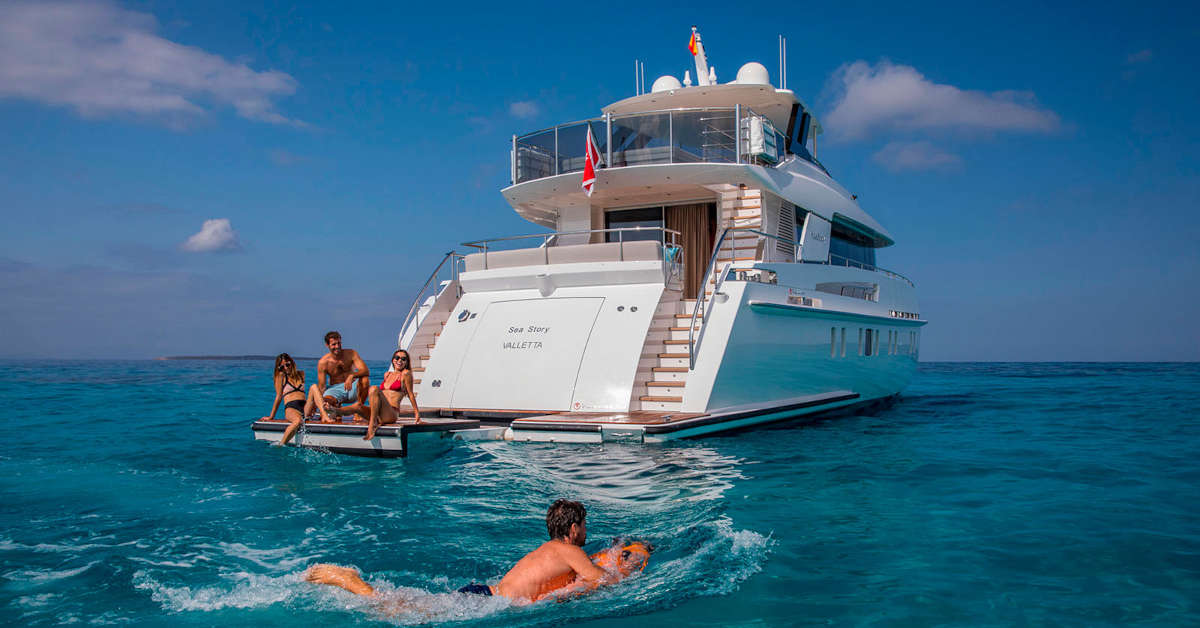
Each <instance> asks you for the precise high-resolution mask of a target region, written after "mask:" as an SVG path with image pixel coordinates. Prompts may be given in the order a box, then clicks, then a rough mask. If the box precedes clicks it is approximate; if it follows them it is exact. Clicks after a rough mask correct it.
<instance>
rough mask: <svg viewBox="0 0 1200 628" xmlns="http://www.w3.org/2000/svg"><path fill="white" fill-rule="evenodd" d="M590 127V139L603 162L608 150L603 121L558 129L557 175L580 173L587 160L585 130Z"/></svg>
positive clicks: (581, 123)
mask: <svg viewBox="0 0 1200 628" xmlns="http://www.w3.org/2000/svg"><path fill="white" fill-rule="evenodd" d="M588 125H591V127H592V139H593V140H595V142H596V149H597V150H599V151H600V159H601V161H603V159H604V155H605V153H606V151H607V150H608V132H607V125H606V124H605V122H604V120H603V119H599V120H588V121H586V122H580V123H577V124H570V125H565V126H560V127H558V174H563V173H566V172H581V171H582V170H583V164H584V162H585V161H586V159H587V152H586V151H587V130H588Z"/></svg>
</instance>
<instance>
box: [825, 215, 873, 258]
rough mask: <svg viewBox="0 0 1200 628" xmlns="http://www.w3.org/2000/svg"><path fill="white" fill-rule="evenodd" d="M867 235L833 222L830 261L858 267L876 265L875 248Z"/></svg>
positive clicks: (830, 239) (830, 236)
mask: <svg viewBox="0 0 1200 628" xmlns="http://www.w3.org/2000/svg"><path fill="white" fill-rule="evenodd" d="M871 244H873V243H872V241H871V239H870V238H868V237H867V236H864V235H862V234H861V233H858V232H856V231H853V230H851V229H848V228H846V227H845V226H843V225H840V224H838V223H836V222H835V223H833V229H832V230H831V232H830V234H829V263H830V264H834V265H837V266H854V267H858V268H863V267H866V268H874V267H875V249H874V247H872V246H871Z"/></svg>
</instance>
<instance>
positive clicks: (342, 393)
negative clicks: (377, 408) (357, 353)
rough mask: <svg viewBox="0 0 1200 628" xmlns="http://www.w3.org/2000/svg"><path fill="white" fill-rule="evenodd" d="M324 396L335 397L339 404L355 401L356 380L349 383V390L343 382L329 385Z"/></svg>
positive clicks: (356, 394)
mask: <svg viewBox="0 0 1200 628" xmlns="http://www.w3.org/2000/svg"><path fill="white" fill-rule="evenodd" d="M325 396H326V397H333V398H334V399H337V402H338V403H340V404H346V403H357V402H358V380H357V379H355V380H354V383H353V384H351V385H350V390H346V385H345V384H344V383H342V384H338V385H336V386H330V387H329V388H326V389H325Z"/></svg>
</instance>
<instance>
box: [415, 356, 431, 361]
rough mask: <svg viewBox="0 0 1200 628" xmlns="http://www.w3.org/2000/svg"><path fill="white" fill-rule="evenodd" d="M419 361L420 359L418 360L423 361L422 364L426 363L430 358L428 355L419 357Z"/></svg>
mask: <svg viewBox="0 0 1200 628" xmlns="http://www.w3.org/2000/svg"><path fill="white" fill-rule="evenodd" d="M417 359H418V360H420V361H422V362H424V361H425V360H428V359H429V356H427V355H419V356H417Z"/></svg>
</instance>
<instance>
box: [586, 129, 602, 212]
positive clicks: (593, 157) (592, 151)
mask: <svg viewBox="0 0 1200 628" xmlns="http://www.w3.org/2000/svg"><path fill="white" fill-rule="evenodd" d="M583 150H584V154H586V155H587V156H586V157H585V158H584V160H583V191H584V192H586V193H587V195H588V197H589V198H590V197H591V196H592V188H593V187H594V186H595V185H596V167H597V166H599V165H600V149H599V148H596V138H594V137H592V125H590V124H589V125H588V130H587V146H586V147H585V148H584V149H583Z"/></svg>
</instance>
